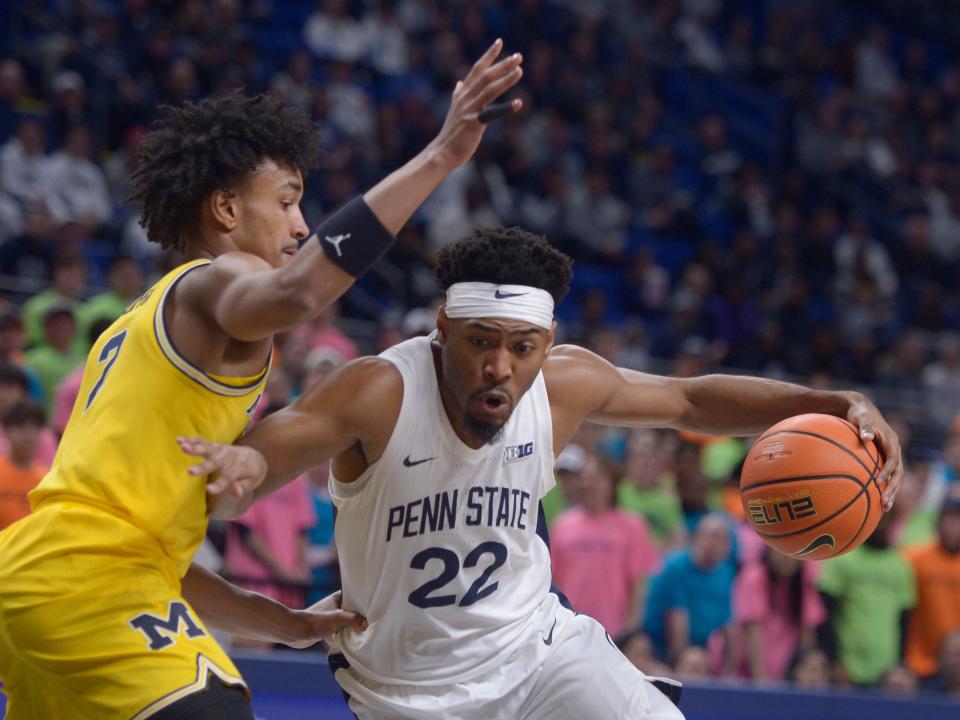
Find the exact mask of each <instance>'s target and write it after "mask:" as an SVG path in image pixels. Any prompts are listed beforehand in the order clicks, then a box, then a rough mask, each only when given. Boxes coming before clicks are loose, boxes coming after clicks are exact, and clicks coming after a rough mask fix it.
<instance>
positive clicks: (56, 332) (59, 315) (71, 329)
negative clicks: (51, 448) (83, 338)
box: [27, 302, 83, 413]
mask: <svg viewBox="0 0 960 720" xmlns="http://www.w3.org/2000/svg"><path fill="white" fill-rule="evenodd" d="M43 331H44V337H45V342H43V343H41V344H40V345H38V346H36V347H35V348H33V349H32V350H30V351H29V352H28V353H27V364H28V365H29V366H30V367H31V368H32V369H33V370H34V371H35V372H36V373H37V375H39V376H40V384H41V386H42V387H43V400H44V405H45V407H46V410H47V412H48V413H49V412H50V408H51V405H52V404H53V398H54V395H55V393H56V391H57V386H59V385H60V381H61V380H63V379H64V378H65V377H66V376H67V375H69V374H70V371H71V370H73V369H74V368H76V367H78V366H79V365H81V364H82V363H83V354H82V353H79V352H77V350H76V348H75V347H74V345H73V337H74V335H75V334H76V332H77V322H76V319H75V318H74V316H73V308H71V306H70V305H67V304H65V303H62V302H58V303H54V304H53V305H51V306H49V307H48V308H47V312H46V315H45V316H44V319H43Z"/></svg>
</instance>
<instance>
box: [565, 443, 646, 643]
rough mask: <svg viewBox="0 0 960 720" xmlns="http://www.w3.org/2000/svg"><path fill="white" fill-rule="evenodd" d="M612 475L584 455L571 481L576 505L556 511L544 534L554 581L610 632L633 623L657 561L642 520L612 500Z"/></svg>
mask: <svg viewBox="0 0 960 720" xmlns="http://www.w3.org/2000/svg"><path fill="white" fill-rule="evenodd" d="M617 477H619V475H618V473H616V472H614V470H613V468H611V467H609V466H608V465H607V464H606V463H604V462H603V460H601V459H600V458H599V457H597V456H596V455H593V454H590V455H588V456H587V458H586V462H585V463H584V466H583V471H582V472H581V473H580V474H579V476H578V477H577V479H576V480H574V481H573V482H575V483H576V484H577V488H576V491H575V494H576V495H577V497H578V498H579V501H580V506H579V507H574V508H571V509H570V510H567V511H566V512H564V513H563V514H561V515H560V516H559V517H558V518H557V520H556V522H555V523H554V525H553V528H552V529H551V533H550V548H551V553H550V555H551V561H552V564H553V580H554V583H555V584H556V585H557V587H559V588H560V590H562V591H563V593H564V594H565V595H566V596H567V597H568V598H569V599H570V602H571V603H572V604H573V607H574V609H576V610H578V611H580V612H584V613H586V614H588V615H590V616H591V617H593V618H595V619H596V620H597V621H599V622H600V623H601V624H602V625H603V626H604V627H605V628H606V630H607V632H608V633H610V635H613V636H616V635H619V634H620V633H621V632H622V631H623V630H624V629H627V628H631V627H633V626H634V625H636V624H637V622H638V620H639V617H640V608H642V607H643V602H644V596H645V591H646V582H647V578H648V577H649V576H650V575H651V574H652V573H653V572H655V571H656V570H657V569H658V568H659V566H660V554H659V551H658V550H657V548H656V545H655V544H654V543H653V541H652V540H651V538H650V533H649V532H648V530H647V524H646V522H645V521H644V520H643V518H640V517H638V516H636V515H634V514H632V513H630V512H628V511H625V510H620V509H618V508H617V507H616V505H615V503H616V478H617Z"/></svg>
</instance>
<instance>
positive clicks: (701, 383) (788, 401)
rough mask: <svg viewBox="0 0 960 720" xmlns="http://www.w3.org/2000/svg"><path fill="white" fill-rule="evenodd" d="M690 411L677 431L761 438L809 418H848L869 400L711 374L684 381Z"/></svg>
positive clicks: (753, 379)
mask: <svg viewBox="0 0 960 720" xmlns="http://www.w3.org/2000/svg"><path fill="white" fill-rule="evenodd" d="M678 382H679V383H680V387H681V391H682V392H683V394H684V399H685V411H684V413H683V415H682V416H681V417H680V418H679V420H678V422H677V423H676V425H677V427H679V428H682V429H685V430H691V431H694V432H703V433H709V434H717V435H755V434H758V433H761V432H763V431H764V430H766V429H767V428H768V427H770V426H771V425H773V424H774V423H777V422H779V421H781V420H783V419H785V418H788V417H792V416H794V415H801V414H803V413H812V412H817V413H826V414H828V415H836V416H838V417H846V415H847V413H848V411H849V410H850V408H851V406H852V405H854V404H855V403H857V402H861V401H863V400H865V398H864V397H863V395H861V394H860V393H856V392H848V391H838V392H834V391H829V390H814V389H812V388H807V387H803V386H802V385H794V384H792V383H785V382H780V381H778V380H768V379H766V378H755V377H739V376H732V375H705V376H703V377H698V378H690V379H685V380H681V381H678Z"/></svg>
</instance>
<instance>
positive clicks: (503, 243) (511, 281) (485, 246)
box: [437, 227, 573, 305]
mask: <svg viewBox="0 0 960 720" xmlns="http://www.w3.org/2000/svg"><path fill="white" fill-rule="evenodd" d="M437 258H438V264H437V285H438V286H439V288H440V289H441V290H443V291H446V290H447V288H448V287H450V286H451V285H453V284H454V283H458V282H489V283H496V284H498V285H529V286H530V287H535V288H540V289H541V290H546V291H547V292H548V293H550V294H551V295H552V296H553V302H554V304H556V305H559V304H560V301H561V300H563V298H564V297H566V295H567V291H569V290H570V280H571V279H572V278H573V260H571V259H570V258H569V257H568V256H567V255H564V254H563V253H562V252H560V251H559V250H557V249H556V248H555V247H552V246H551V245H550V243H549V242H547V238H546V237H544V236H543V235H536V234H534V233H532V232H528V231H526V230H523V229H522V228H519V227H509V228H482V229H478V230H474V232H473V234H472V235H471V236H470V237H468V238H465V239H463V240H461V241H459V242H456V243H454V244H453V245H448V246H447V247H445V248H443V249H441V250H440V252H439V253H438V254H437Z"/></svg>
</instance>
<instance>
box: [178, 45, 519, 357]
mask: <svg viewBox="0 0 960 720" xmlns="http://www.w3.org/2000/svg"><path fill="white" fill-rule="evenodd" d="M502 47H503V43H502V42H501V41H500V40H497V41H496V42H495V43H494V44H493V45H492V46H491V47H490V49H489V50H487V52H486V53H484V55H483V57H481V58H480V59H479V60H478V61H477V62H476V64H475V65H474V66H473V68H472V69H471V70H470V73H469V74H468V75H467V77H466V78H465V79H464V80H463V81H461V82H459V83H457V87H456V89H455V90H454V92H453V98H452V102H451V105H450V110H449V111H448V113H447V116H446V119H445V121H444V124H443V127H442V128H441V130H440V132H439V134H438V135H437V137H436V138H434V140H433V141H432V142H431V143H430V144H429V145H428V146H427V147H426V148H425V149H424V150H423V151H421V152H420V154H418V155H417V156H416V157H414V158H413V159H412V160H410V161H409V162H408V163H407V164H406V165H404V166H403V167H401V168H400V169H398V170H396V171H395V172H393V173H392V174H390V175H389V176H387V177H386V178H384V179H383V180H382V181H381V182H380V183H378V184H377V185H376V186H375V187H373V188H372V189H371V190H369V191H367V192H366V193H365V194H364V196H363V198H362V199H361V198H357V199H355V200H354V201H352V202H350V203H348V204H347V205H345V206H344V207H343V208H341V209H340V210H339V211H337V212H336V213H334V214H333V215H332V216H331V217H330V218H328V219H327V220H326V221H325V222H324V223H323V224H321V225H320V227H318V228H317V229H316V231H315V232H314V234H313V235H312V236H311V237H310V238H309V239H308V240H306V242H304V243H303V246H302V247H301V248H300V250H299V251H298V252H297V254H296V255H295V256H294V257H293V258H292V259H291V260H290V261H289V262H287V263H286V264H285V265H283V266H281V267H278V268H274V267H272V266H271V265H270V264H269V263H267V262H266V261H265V260H262V259H261V258H258V257H256V256H254V255H250V254H247V253H227V254H225V255H221V256H220V257H218V258H217V259H216V260H214V261H213V263H211V264H210V266H209V267H207V268H205V269H204V270H203V271H202V272H194V273H190V274H189V275H188V276H187V277H186V278H184V281H183V282H182V283H181V284H180V286H179V287H178V288H177V290H176V294H177V301H178V303H185V304H186V305H187V306H189V307H190V308H191V311H192V312H196V313H198V314H199V315H200V316H201V317H204V318H207V319H208V321H209V322H210V323H211V324H212V325H214V326H215V327H218V328H220V329H221V330H222V331H223V332H225V333H226V334H227V335H229V336H230V337H232V338H234V339H236V340H241V341H247V342H255V341H257V340H262V339H264V338H267V337H269V336H271V335H273V334H274V333H276V332H280V331H282V330H286V329H289V328H292V327H296V326H297V325H300V324H302V323H304V322H306V321H308V320H310V319H312V318H314V317H316V316H317V315H318V314H319V313H320V312H321V311H322V310H323V309H324V308H326V307H327V306H328V305H330V303H332V302H333V301H334V300H336V299H337V298H338V297H340V296H341V295H342V294H343V293H344V292H346V290H347V289H348V288H349V287H350V286H351V285H352V284H353V282H354V281H355V280H356V279H357V278H358V277H360V276H361V275H362V274H363V273H364V272H365V271H366V270H367V269H368V268H369V267H371V266H372V265H373V264H374V263H375V262H376V261H377V260H378V259H379V258H380V257H381V256H382V255H383V253H385V252H386V250H387V249H388V248H389V246H390V244H391V243H392V241H393V236H394V235H395V234H396V233H397V232H399V230H400V229H401V228H402V227H403V225H404V224H405V223H406V222H407V220H408V219H409V218H410V216H411V215H413V213H414V212H415V211H416V210H417V208H418V207H420V205H421V204H423V202H424V200H426V199H427V197H428V196H429V195H430V194H431V193H432V192H433V191H434V190H435V189H436V188H437V186H438V185H439V184H440V183H441V182H442V181H443V180H444V179H445V178H446V177H447V176H448V175H449V174H450V173H451V172H453V170H455V169H456V168H457V167H459V166H460V165H462V164H464V163H465V162H467V161H468V160H469V159H470V158H471V157H472V155H473V153H474V152H475V151H476V149H477V146H478V145H479V143H480V140H481V138H482V137H483V132H484V129H485V125H484V123H482V122H481V121H480V120H479V119H478V115H479V113H480V111H482V110H483V109H484V108H485V107H486V106H487V105H488V104H489V103H490V102H491V101H492V100H494V99H495V98H496V97H497V96H499V95H501V94H502V93H504V92H506V91H507V90H509V89H510V88H511V87H513V86H514V85H515V84H516V83H517V82H518V81H519V80H520V77H521V75H522V71H521V69H520V63H521V62H522V57H521V56H520V55H519V54H513V55H510V56H508V57H506V58H504V59H503V60H500V61H499V62H496V63H495V62H494V60H496V58H497V56H498V55H499V54H500V51H501V49H502ZM520 107H521V105H520V101H519V100H516V101H513V103H511V104H510V108H509V109H510V110H512V111H517V110H519V109H520ZM276 200H277V202H278V203H280V202H283V203H285V204H293V205H295V204H296V203H297V202H298V201H299V192H295V193H294V195H293V196H291V197H285V196H282V195H280V196H278V197H277V199H276Z"/></svg>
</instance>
